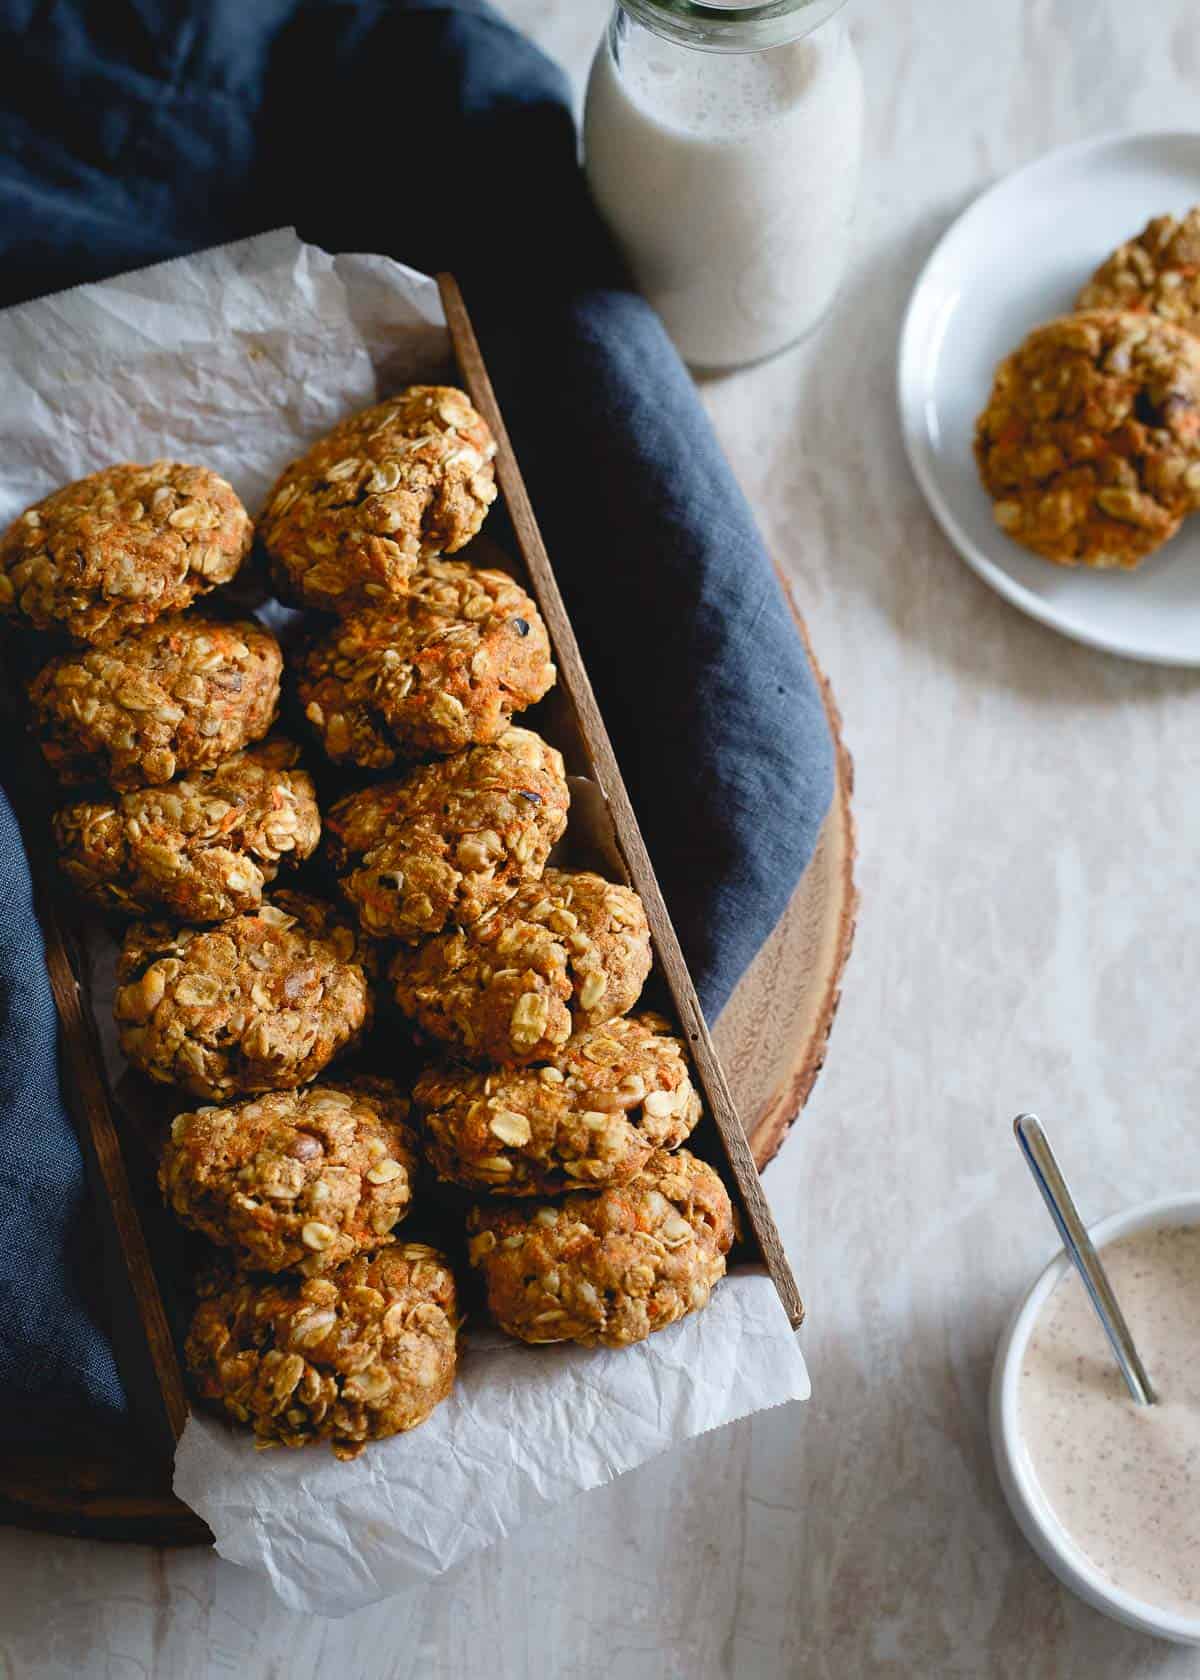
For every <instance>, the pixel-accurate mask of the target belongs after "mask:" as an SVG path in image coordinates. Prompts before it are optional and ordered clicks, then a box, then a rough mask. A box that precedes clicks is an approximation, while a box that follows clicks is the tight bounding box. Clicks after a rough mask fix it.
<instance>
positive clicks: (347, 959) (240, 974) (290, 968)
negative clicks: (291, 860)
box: [113, 892, 374, 1102]
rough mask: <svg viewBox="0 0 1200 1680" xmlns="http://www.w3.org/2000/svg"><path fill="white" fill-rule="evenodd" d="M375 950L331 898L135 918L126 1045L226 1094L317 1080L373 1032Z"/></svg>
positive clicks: (121, 983)
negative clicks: (199, 923)
mask: <svg viewBox="0 0 1200 1680" xmlns="http://www.w3.org/2000/svg"><path fill="white" fill-rule="evenodd" d="M373 960H374V959H373V954H372V953H371V952H370V950H369V949H368V948H366V947H365V946H364V944H363V943H362V942H361V941H360V940H359V938H358V935H357V932H356V930H355V929H353V928H352V927H351V926H350V925H349V923H348V922H347V921H346V920H345V919H344V918H343V917H342V916H341V915H339V914H338V912H336V911H335V910H334V909H333V907H332V906H331V905H328V904H324V903H322V902H321V900H320V899H315V898H309V897H308V896H307V895H305V894H303V893H295V892H281V893H277V894H276V895H275V898H274V901H273V902H272V903H269V904H266V903H264V904H263V905H262V906H261V907H260V908H259V909H258V910H257V911H255V912H253V913H250V914H247V915H244V916H234V917H233V918H232V919H231V920H229V921H227V922H221V923H219V924H218V925H217V926H216V927H212V928H190V927H179V926H178V925H177V924H175V923H167V922H135V923H134V924H133V926H132V927H131V928H130V929H129V931H128V933H127V934H126V935H125V943H124V945H123V946H122V948H121V955H120V959H119V961H118V964H117V994H116V998H115V1000H114V1004H113V1013H114V1015H115V1017H116V1021H117V1028H118V1034H119V1037H120V1041H121V1048H122V1050H123V1051H124V1052H125V1054H126V1056H128V1058H129V1060H130V1061H131V1062H132V1063H133V1064H134V1066H135V1067H138V1068H140V1069H141V1070H142V1072H143V1073H146V1074H149V1076H150V1078H151V1079H156V1080H157V1081H158V1082H159V1084H162V1085H179V1086H181V1087H182V1088H183V1089H184V1090H185V1091H190V1092H192V1094H193V1095H194V1096H197V1097H202V1098H206V1099H208V1100H209V1101H210V1102H221V1101H223V1100H224V1099H226V1098H228V1097H232V1096H236V1095H238V1094H239V1093H242V1092H246V1093H253V1092H256V1091H288V1090H292V1089H294V1088H295V1087H296V1086H298V1085H304V1084H306V1083H307V1082H308V1081H309V1080H310V1079H315V1078H316V1076H317V1075H318V1074H319V1073H320V1071H321V1069H322V1068H323V1067H325V1066H326V1064H327V1063H328V1062H329V1061H331V1060H332V1058H333V1057H334V1056H336V1055H337V1054H338V1053H339V1052H340V1051H343V1050H346V1049H348V1048H349V1047H350V1046H351V1045H352V1044H354V1043H356V1042H357V1040H358V1039H359V1038H360V1037H361V1036H362V1034H363V1032H365V1030H366V1028H367V1026H368V1025H369V1023H370V1017H371V989H370V986H369V984H368V979H367V975H368V970H369V969H370V967H371V966H372V964H373Z"/></svg>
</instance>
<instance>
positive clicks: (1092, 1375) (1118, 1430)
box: [1019, 1226, 1200, 1616]
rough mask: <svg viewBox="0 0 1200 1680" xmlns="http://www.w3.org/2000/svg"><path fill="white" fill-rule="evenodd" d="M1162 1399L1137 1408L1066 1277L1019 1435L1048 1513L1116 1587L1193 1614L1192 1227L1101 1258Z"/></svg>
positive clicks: (1029, 1380) (1199, 1246)
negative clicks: (1045, 1501) (1025, 1447)
mask: <svg viewBox="0 0 1200 1680" xmlns="http://www.w3.org/2000/svg"><path fill="white" fill-rule="evenodd" d="M1101 1254H1102V1258H1103V1260H1104V1266H1105V1269H1106V1271H1107V1272H1108V1275H1109V1277H1110V1279H1111V1280H1112V1286H1113V1289H1114V1291H1115V1293H1116V1297H1117V1299H1118V1301H1119V1302H1120V1303H1121V1308H1122V1310H1123V1312H1124V1314H1125V1318H1126V1321H1127V1322H1128V1325H1129V1328H1130V1331H1131V1332H1132V1335H1133V1339H1134V1341H1135V1342H1136V1343H1137V1347H1138V1351H1139V1353H1140V1354H1141V1356H1142V1360H1143V1362H1144V1364H1145V1366H1146V1369H1147V1371H1148V1372H1149V1373H1150V1379H1151V1381H1152V1382H1153V1384H1154V1388H1155V1392H1156V1393H1157V1395H1158V1403H1157V1404H1156V1405H1154V1406H1138V1405H1136V1404H1135V1403H1134V1402H1133V1400H1131V1399H1130V1397H1129V1392H1128V1390H1127V1389H1126V1387H1125V1383H1124V1380H1123V1379H1122V1377H1121V1373H1120V1371H1119V1370H1118V1369H1117V1365H1116V1362H1115V1360H1114V1359H1113V1356H1112V1354H1111V1352H1110V1351H1109V1347H1108V1343H1107V1341H1106V1340H1105V1336H1104V1332H1103V1330H1102V1329H1101V1328H1100V1323H1099V1320H1098V1319H1097V1318H1096V1315H1095V1312H1094V1311H1093V1309H1092V1306H1091V1303H1090V1302H1089V1301H1088V1298H1087V1295H1086V1294H1085V1292H1084V1288H1083V1285H1082V1284H1081V1283H1080V1281H1079V1278H1078V1277H1077V1276H1076V1274H1075V1273H1074V1271H1072V1272H1071V1274H1070V1275H1069V1276H1068V1277H1066V1278H1064V1280H1063V1281H1062V1282H1061V1283H1060V1284H1059V1285H1058V1287H1057V1288H1056V1289H1055V1290H1054V1291H1053V1293H1052V1294H1051V1296H1050V1298H1049V1300H1048V1301H1047V1302H1046V1304H1045V1306H1044V1307H1043V1308H1042V1311H1041V1313H1040V1315H1039V1317H1038V1319H1037V1322H1036V1324H1035V1325H1034V1331H1033V1335H1032V1336H1031V1337H1030V1340H1029V1345H1028V1347H1027V1349H1026V1352H1025V1359H1024V1361H1023V1363H1022V1366H1021V1379H1020V1387H1019V1414H1020V1424H1021V1433H1022V1435H1023V1437H1024V1440H1025V1444H1026V1446H1027V1448H1028V1450H1029V1456H1030V1458H1031V1460H1032V1462H1033V1467H1034V1470H1035V1473H1036V1475H1037V1480H1038V1481H1039V1483H1040V1484H1041V1487H1042V1491H1043V1492H1044V1493H1045V1495H1046V1499H1047V1500H1048V1502H1049V1503H1050V1505H1051V1506H1052V1507H1053V1509H1054V1512H1055V1514H1056V1515H1057V1517H1058V1519H1059V1521H1060V1522H1061V1523H1062V1525H1063V1527H1064V1528H1065V1529H1066V1530H1067V1532H1068V1534H1070V1536H1071V1538H1072V1539H1073V1540H1074V1541H1075V1543H1076V1545H1077V1546H1079V1548H1080V1550H1081V1551H1083V1552H1085V1553H1086V1554H1087V1556H1088V1557H1089V1558H1090V1559H1091V1560H1092V1562H1093V1563H1094V1564H1095V1565H1096V1566H1097V1568H1098V1569H1100V1570H1101V1571H1102V1572H1103V1573H1104V1574H1105V1575H1107V1576H1108V1578H1109V1579H1110V1580H1111V1581H1113V1582H1115V1583H1116V1584H1117V1586H1119V1587H1123V1588H1124V1589H1125V1590H1126V1591H1127V1592H1131V1593H1134V1594H1135V1595H1136V1596H1137V1597H1139V1598H1142V1599H1145V1600H1147V1601H1148V1602H1149V1603H1152V1604H1155V1605H1158V1606H1160V1607H1161V1608H1163V1609H1168V1610H1173V1611H1175V1612H1176V1613H1177V1614H1181V1615H1192V1616H1195V1615H1198V1614H1200V1226H1168V1227H1163V1228H1159V1229H1157V1230H1149V1231H1139V1232H1136V1233H1135V1234H1134V1235H1132V1236H1128V1237H1122V1238H1120V1240H1119V1241H1117V1242H1113V1243H1110V1244H1109V1245H1108V1246H1107V1247H1105V1248H1104V1249H1103V1250H1102V1251H1101Z"/></svg>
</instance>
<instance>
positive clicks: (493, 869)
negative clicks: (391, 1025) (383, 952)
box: [326, 729, 569, 943]
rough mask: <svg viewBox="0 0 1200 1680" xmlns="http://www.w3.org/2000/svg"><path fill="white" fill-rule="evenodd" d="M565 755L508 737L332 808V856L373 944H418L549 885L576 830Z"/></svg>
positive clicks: (526, 738)
mask: <svg viewBox="0 0 1200 1680" xmlns="http://www.w3.org/2000/svg"><path fill="white" fill-rule="evenodd" d="M568 804H569V795H568V793H567V779H566V775H565V773H564V771H563V761H562V754H561V753H559V752H556V751H555V749H554V748H553V747H550V746H547V745H546V743H545V741H543V740H542V738H541V737H540V736H539V735H535V734H533V732H532V731H531V730H528V729H506V730H505V732H504V734H503V735H501V736H500V738H499V740H497V741H493V742H492V743H490V744H489V745H487V746H481V747H468V748H467V750H466V751H465V752H461V753H455V754H453V755H452V757H450V758H445V759H442V760H440V761H439V762H438V763H436V764H427V765H424V766H422V767H421V768H420V769H419V770H414V771H413V772H412V773H411V774H410V775H409V776H406V777H405V779H404V780H403V781H401V782H377V783H375V784H374V785H373V786H371V787H365V788H361V789H360V790H359V791H358V792H357V793H352V794H349V795H348V796H347V797H346V798H345V799H340V800H339V801H338V802H337V804H336V805H334V806H332V807H331V809H330V811H329V815H328V818H327V821H326V831H327V834H328V838H329V847H330V855H331V858H332V861H333V866H334V868H335V870H336V871H337V873H338V875H339V877H340V880H341V884H342V890H343V892H344V893H345V894H346V897H347V898H348V899H349V900H350V902H351V904H352V905H353V906H354V908H355V910H356V911H357V913H358V918H359V921H360V922H361V923H362V926H363V929H364V931H365V932H367V933H370V934H374V935H375V936H377V937H379V936H382V935H385V934H388V935H391V936H392V937H394V938H396V939H403V940H405V941H407V942H410V943H411V942H413V941H415V940H418V939H422V938H424V937H426V936H427V935H429V934H431V933H440V932H441V930H442V929H443V928H444V927H445V926H446V924H447V922H459V923H465V922H473V921H475V920H476V919H477V918H478V917H479V916H481V915H482V914H483V913H484V911H485V910H488V909H490V908H491V906H492V905H493V904H502V903H503V902H504V900H505V899H506V898H511V897H512V895H513V893H514V892H515V891H516V890H517V888H518V887H519V886H520V885H521V884H522V882H525V881H536V880H538V879H540V877H541V873H542V870H543V869H544V868H545V864H546V859H547V857H548V856H549V855H550V848H551V846H553V845H554V842H555V841H556V840H558V839H559V838H560V836H561V835H562V833H563V830H564V829H565V828H566V826H567V806H568Z"/></svg>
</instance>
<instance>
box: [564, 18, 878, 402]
mask: <svg viewBox="0 0 1200 1680" xmlns="http://www.w3.org/2000/svg"><path fill="white" fill-rule="evenodd" d="M842 3H843V0H768V3H765V4H746V3H745V0H727V3H725V4H708V5H698V4H695V3H693V0H618V4H617V6H616V9H615V10H614V12H613V15H612V18H611V21H610V23H609V26H608V32H607V35H606V37H605V39H604V40H603V41H602V42H601V43H600V46H599V49H598V50H597V53H596V58H595V62H594V63H593V65H592V73H591V78H590V81H589V83H588V92H587V103H586V107H585V113H584V141H583V143H584V164H585V168H586V171H587V177H588V182H589V184H590V186H591V190H592V194H593V197H594V198H595V200H596V203H597V205H598V206H599V209H600V211H601V213H602V214H603V216H604V217H605V219H606V221H607V222H608V225H609V227H610V228H611V230H612V232H613V234H614V235H615V237H616V239H617V242H618V244H619V245H620V246H621V248H622V250H623V252H624V254H625V257H626V260H627V261H628V263H629V265H630V267H631V269H632V271H633V275H634V278H635V280H636V281H637V284H638V285H639V287H640V288H641V290H642V291H643V292H644V293H645V295H646V297H647V298H648V299H649V300H650V302H651V303H652V304H653V305H654V307H655V309H657V310H658V312H659V314H660V315H661V316H662V318H663V321H664V322H665V323H666V327H667V331H668V332H669V333H670V334H671V337H672V338H673V339H674V341H675V343H676V345H677V346H678V348H679V350H680V352H681V354H682V355H683V357H684V358H685V360H687V361H688V362H690V363H691V365H692V366H693V367H696V368H710V369H717V368H728V367H736V366H739V365H741V364H743V363H746V362H754V361H758V360H759V359H760V358H761V357H763V356H769V355H772V354H773V353H774V352H775V351H776V350H781V349H782V348H783V347H784V346H785V345H787V344H790V343H792V342H793V341H794V340H795V339H798V338H800V337H802V336H803V334H804V333H806V332H808V331H809V330H810V329H811V328H812V327H813V326H815V325H816V323H817V322H818V321H819V320H820V319H821V317H822V315H824V313H825V311H826V310H827V309H828V308H829V306H830V304H831V303H832V302H833V299H834V296H835V294H836V292H837V289H838V286H839V284H840V282H841V278H842V273H843V271H844V269H845V266H846V258H847V254H848V250H849V242H850V226H851V221H852V219H853V214H854V202H855V197H856V193H857V188H858V173H859V159H860V154H861V150H862V126H863V93H862V78H861V75H860V73H859V67H858V59H857V57H856V56H855V52H854V47H853V44H852V42H851V40H850V37H849V35H848V33H847V31H846V28H845V25H844V21H843V19H842V17H841V16H840V15H839V14H840V11H841V6H842Z"/></svg>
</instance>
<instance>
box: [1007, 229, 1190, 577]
mask: <svg viewBox="0 0 1200 1680" xmlns="http://www.w3.org/2000/svg"><path fill="white" fill-rule="evenodd" d="M1198 335H1200V207H1197V208H1196V209H1193V210H1190V211H1188V213H1187V215H1186V216H1184V217H1183V218H1177V217H1175V216H1158V217H1156V218H1155V219H1154V220H1153V221H1151V222H1150V223H1149V224H1148V225H1147V227H1146V228H1145V229H1144V230H1143V232H1142V233H1141V234H1139V235H1138V237H1137V238H1136V239H1131V240H1129V241H1128V242H1127V243H1126V244H1124V245H1122V246H1120V247H1119V249H1118V250H1116V251H1115V252H1113V254H1112V255H1111V256H1110V257H1108V258H1107V259H1106V261H1105V262H1104V263H1103V264H1102V265H1101V267H1100V268H1099V269H1098V270H1097V271H1096V273H1095V274H1094V275H1093V276H1092V278H1091V279H1090V280H1089V281H1088V283H1087V284H1086V285H1085V286H1084V287H1083V289H1082V291H1081V292H1080V294H1079V298H1078V302H1077V311H1076V313H1074V314H1071V315H1064V316H1062V317H1061V318H1060V319H1059V320H1056V321H1051V322H1049V323H1048V324H1046V325H1045V326H1041V327H1038V328H1037V329H1036V331H1034V332H1033V333H1031V334H1030V336H1029V337H1028V338H1027V339H1026V340H1025V342H1024V344H1023V345H1021V347H1020V349H1018V350H1017V351H1015V352H1014V353H1013V354H1012V355H1011V356H1009V357H1007V358H1006V359H1005V360H1004V361H1003V362H1001V364H1000V366H999V367H998V368H997V370H996V376H995V383H994V385H993V387H992V393H991V397H990V398H989V401H988V405H987V407H986V408H985V409H984V411H983V413H982V414H981V415H980V416H979V419H978V420H977V422H976V426H975V457H976V461H977V463H978V466H979V473H980V477H981V479H982V481H983V485H984V488H985V489H986V490H987V492H988V494H989V495H990V496H991V497H992V500H993V513H994V516H995V519H996V523H997V524H998V525H999V526H1000V528H1001V529H1002V530H1003V531H1004V532H1006V533H1007V535H1008V536H1010V537H1012V538H1013V539H1014V541H1016V542H1019V543H1021V544H1022V545H1023V546H1024V547H1026V548H1029V549H1032V550H1033V552H1034V553H1035V554H1040V555H1043V556H1044V557H1045V558H1046V559H1047V560H1053V561H1055V562H1056V563H1057V564H1059V565H1063V566H1079V565H1082V566H1092V567H1100V568H1113V567H1119V568H1123V569H1125V570H1131V569H1132V568H1133V567H1135V566H1137V565H1139V564H1140V562H1141V561H1142V560H1144V559H1145V558H1146V556H1147V555H1148V554H1151V553H1153V552H1154V550H1155V549H1157V548H1159V547H1160V546H1161V545H1162V544H1163V543H1164V542H1166V541H1167V539H1168V538H1169V537H1172V536H1174V535H1175V532H1176V531H1177V530H1178V529H1179V527H1180V525H1181V524H1182V522H1183V520H1184V519H1185V518H1186V517H1187V515H1188V514H1190V513H1194V512H1195V511H1196V510H1197V508H1200V336H1198Z"/></svg>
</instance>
